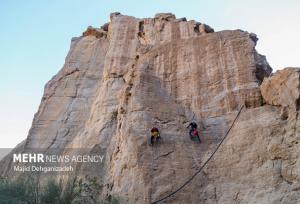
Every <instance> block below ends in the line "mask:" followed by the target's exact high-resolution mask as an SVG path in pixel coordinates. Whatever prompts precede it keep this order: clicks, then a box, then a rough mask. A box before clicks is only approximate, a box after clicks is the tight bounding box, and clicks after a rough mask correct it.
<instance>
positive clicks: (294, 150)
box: [0, 13, 300, 204]
mask: <svg viewBox="0 0 300 204" xmlns="http://www.w3.org/2000/svg"><path fill="white" fill-rule="evenodd" d="M110 19H111V21H110V23H109V24H106V25H105V26H103V27H102V29H98V28H88V29H87V31H86V32H85V33H84V34H83V36H81V37H79V38H74V39H73V40H72V44H71V48H70V52H69V54H68V56H67V58H66V62H65V65H64V67H63V68H62V70H61V71H60V72H59V73H58V74H57V75H56V76H54V77H53V79H52V80H50V81H49V83H48V84H47V85H46V87H45V94H44V97H43V99H42V101H41V105H40V107H39V111H38V112H37V114H36V115H35V118H34V121H33V124H32V128H31V130H30V132H29V135H28V138H27V140H26V143H25V144H24V145H22V148H23V149H28V148H46V149H48V148H50V149H51V148H58V147H59V148H64V149H66V151H74V148H86V149H90V151H92V149H95V148H96V147H97V148H100V149H105V150H106V155H105V156H106V160H105V164H104V166H103V168H101V169H98V168H93V167H87V166H84V165H82V166H81V167H80V169H79V171H81V172H84V173H85V174H87V175H89V174H93V175H97V176H98V177H99V178H100V179H101V180H100V182H101V186H102V188H101V190H100V192H99V193H100V195H101V196H102V197H109V196H110V195H116V196H120V197H122V198H123V199H124V201H126V202H128V203H141V204H142V203H149V201H154V200H156V199H159V198H161V197H162V196H164V195H166V194H168V193H170V192H172V191H174V190H175V189H177V187H179V186H180V185H181V184H183V183H184V182H185V181H186V180H187V179H188V178H189V177H190V176H192V175H193V174H194V172H195V171H196V170H197V169H199V167H200V166H201V165H202V164H203V163H204V162H205V161H206V159H207V158H208V157H209V155H210V153H211V152H212V151H213V150H214V148H215V147H216V145H217V143H218V142H219V141H220V139H221V137H222V136H224V134H225V132H226V131H227V129H228V127H229V126H230V124H231V122H232V120H233V119H234V117H235V115H236V113H237V111H238V109H239V107H240V106H241V105H243V104H245V105H246V106H247V110H244V111H243V112H242V115H241V117H240V119H239V120H238V122H237V124H236V126H235V127H234V128H233V130H232V132H231V134H230V136H229V137H228V138H227V140H226V141H225V144H224V145H223V146H222V147H221V149H220V152H218V153H217V155H216V157H215V158H214V159H213V160H212V161H211V163H209V165H208V167H207V168H206V169H205V171H204V173H203V174H201V175H199V176H197V177H196V178H195V179H194V180H193V181H192V182H191V183H190V184H189V185H188V186H187V187H186V188H184V189H183V190H182V191H180V192H178V193H177V194H176V195H175V196H173V197H172V198H170V199H169V200H168V202H169V203H195V204H196V203H197V204H198V203H282V202H283V203H297V202H298V201H299V189H300V177H299V176H300V172H299V165H300V161H299V158H300V157H299V154H300V152H299V149H300V148H299V143H298V141H299V137H300V134H299V130H300V129H299V125H300V122H299V120H298V114H297V112H293V113H291V117H289V118H288V120H282V119H281V117H280V110H279V108H277V107H272V106H266V105H265V106H262V105H263V99H262V96H261V91H260V84H261V82H262V80H263V78H264V77H266V76H269V74H270V73H271V68H270V66H269V65H268V63H267V62H266V59H265V57H264V56H262V55H259V54H258V53H257V52H256V51H255V44H256V41H257V38H256V36H254V35H253V34H249V33H247V32H244V31H241V30H234V31H220V32H213V29H211V28H210V27H209V26H207V25H205V24H202V23H199V22H196V21H186V19H176V17H175V16H174V15H173V14H169V13H167V14H158V15H156V16H155V18H146V19H137V18H134V17H130V16H124V15H122V14H120V13H114V14H112V15H111V18H110ZM99 32H100V33H102V32H105V33H106V34H105V35H103V36H99V35H100V34H99ZM254 37H255V38H254ZM288 85H289V84H288ZM292 87H293V84H292ZM191 120H195V121H197V122H198V123H199V124H200V133H201V137H202V139H203V141H204V143H203V144H201V145H199V144H194V143H193V142H192V141H190V139H189V138H188V135H187V129H186V126H187V124H188V123H189V122H190V121H191ZM153 126H157V127H158V128H159V129H160V131H161V135H162V137H163V143H162V144H159V145H157V146H154V147H150V146H149V145H148V144H147V142H148V140H149V130H150V128H151V127H153ZM4 162H5V160H4ZM6 162H7V161H6ZM6 164H7V163H6ZM0 170H1V171H0V172H1V174H2V175H8V174H9V173H8V172H7V171H5V170H3V167H2V168H0ZM57 178H58V179H59V178H62V179H65V176H63V175H58V176H57Z"/></svg>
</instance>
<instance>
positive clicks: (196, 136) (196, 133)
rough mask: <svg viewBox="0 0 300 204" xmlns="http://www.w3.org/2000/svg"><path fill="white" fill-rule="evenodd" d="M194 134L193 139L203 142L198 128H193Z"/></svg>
mask: <svg viewBox="0 0 300 204" xmlns="http://www.w3.org/2000/svg"><path fill="white" fill-rule="evenodd" d="M192 135H193V139H194V138H196V139H197V140H198V142H199V143H201V139H200V136H199V132H198V129H197V128H195V129H194V130H193V132H192Z"/></svg>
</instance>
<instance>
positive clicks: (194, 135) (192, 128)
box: [187, 122, 201, 143]
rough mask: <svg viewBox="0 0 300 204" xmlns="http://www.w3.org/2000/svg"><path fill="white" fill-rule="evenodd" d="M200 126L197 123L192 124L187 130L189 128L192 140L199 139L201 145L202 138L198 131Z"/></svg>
mask: <svg viewBox="0 0 300 204" xmlns="http://www.w3.org/2000/svg"><path fill="white" fill-rule="evenodd" d="M197 127H198V125H197V123H195V122H191V123H190V124H189V125H188V126H187V128H189V135H190V138H191V140H194V139H195V138H197V139H198V141H199V143H201V140H200V136H199V132H198V129H197Z"/></svg>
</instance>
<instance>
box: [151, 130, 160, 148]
mask: <svg viewBox="0 0 300 204" xmlns="http://www.w3.org/2000/svg"><path fill="white" fill-rule="evenodd" d="M159 140H161V137H160V133H159V130H158V129H157V128H156V127H153V128H152V129H151V145H153V144H154V142H155V141H159Z"/></svg>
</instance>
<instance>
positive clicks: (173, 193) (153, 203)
mask: <svg viewBox="0 0 300 204" xmlns="http://www.w3.org/2000/svg"><path fill="white" fill-rule="evenodd" d="M243 108H244V105H242V107H241V108H240V110H239V112H238V113H237V115H236V117H235V118H234V120H233V122H232V124H231V126H230V128H229V129H228V130H227V132H226V134H225V136H224V137H223V138H222V140H221V141H220V143H219V144H218V145H217V147H216V149H215V150H214V151H213V153H212V154H211V155H210V157H209V158H208V159H207V160H206V161H205V163H204V164H203V165H202V166H201V167H200V169H199V170H198V171H196V173H194V175H192V176H191V178H189V179H188V180H187V181H186V182H185V183H184V184H182V185H181V186H180V187H179V188H178V189H177V190H175V191H173V192H172V193H170V194H169V195H166V196H165V197H163V198H161V199H159V200H156V201H154V202H151V200H150V204H156V203H159V202H162V201H164V200H166V199H167V198H169V197H171V196H173V195H175V194H176V193H177V192H178V191H180V190H181V189H183V188H184V187H185V186H186V185H188V184H189V183H190V182H191V181H192V180H193V179H194V178H195V177H196V176H197V175H198V174H199V173H200V172H201V171H202V170H203V168H204V167H205V166H206V165H207V163H208V162H209V161H210V160H211V159H212V158H213V156H214V155H215V153H216V152H217V151H218V149H219V148H220V146H221V145H222V143H223V142H224V140H225V139H226V137H227V136H228V134H229V132H230V131H231V129H232V127H233V126H234V124H235V122H236V120H237V119H238V117H239V115H240V113H241V111H242V109H243Z"/></svg>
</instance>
